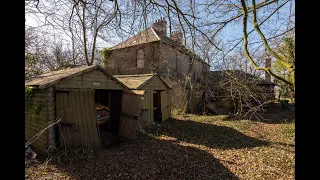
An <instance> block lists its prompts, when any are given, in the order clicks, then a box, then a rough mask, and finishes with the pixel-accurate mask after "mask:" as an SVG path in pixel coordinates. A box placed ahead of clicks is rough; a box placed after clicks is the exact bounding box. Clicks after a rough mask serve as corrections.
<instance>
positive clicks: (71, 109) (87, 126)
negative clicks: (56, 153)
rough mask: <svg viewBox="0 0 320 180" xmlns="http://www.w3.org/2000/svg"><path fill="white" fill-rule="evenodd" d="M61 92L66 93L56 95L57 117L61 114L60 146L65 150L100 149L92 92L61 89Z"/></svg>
mask: <svg viewBox="0 0 320 180" xmlns="http://www.w3.org/2000/svg"><path fill="white" fill-rule="evenodd" d="M60 90H61V89H60ZM63 91H66V92H65V93H63V92H62V93H56V104H57V105H56V113H57V116H58V114H60V112H61V111H62V112H63V115H62V117H63V120H62V121H61V132H60V133H59V141H60V146H61V147H66V148H79V147H85V146H89V147H91V148H96V147H100V143H101V142H100V136H99V132H98V127H97V121H96V112H95V105H94V90H92V89H90V90H82V89H77V90H67V89H63ZM61 134H62V135H61Z"/></svg>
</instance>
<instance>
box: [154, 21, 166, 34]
mask: <svg viewBox="0 0 320 180" xmlns="http://www.w3.org/2000/svg"><path fill="white" fill-rule="evenodd" d="M152 28H153V29H154V30H155V31H157V33H160V34H161V35H163V36H167V21H166V20H164V18H163V17H162V18H160V19H158V20H156V22H154V23H153V24H152Z"/></svg>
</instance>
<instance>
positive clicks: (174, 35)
mask: <svg viewBox="0 0 320 180" xmlns="http://www.w3.org/2000/svg"><path fill="white" fill-rule="evenodd" d="M170 38H171V39H172V40H174V41H178V42H179V43H182V41H183V34H182V32H181V31H180V30H178V31H173V32H172V33H171V35H170Z"/></svg>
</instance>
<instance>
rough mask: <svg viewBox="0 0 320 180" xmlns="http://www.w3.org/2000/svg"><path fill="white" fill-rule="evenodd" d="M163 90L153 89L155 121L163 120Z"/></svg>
mask: <svg viewBox="0 0 320 180" xmlns="http://www.w3.org/2000/svg"><path fill="white" fill-rule="evenodd" d="M160 92H161V91H153V115H154V121H155V122H162V110H161V93H160Z"/></svg>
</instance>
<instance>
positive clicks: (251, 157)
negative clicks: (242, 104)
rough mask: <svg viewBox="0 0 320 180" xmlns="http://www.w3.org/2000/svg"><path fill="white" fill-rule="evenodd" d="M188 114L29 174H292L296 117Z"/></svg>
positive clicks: (237, 176) (258, 176) (169, 176)
mask: <svg viewBox="0 0 320 180" xmlns="http://www.w3.org/2000/svg"><path fill="white" fill-rule="evenodd" d="M184 119H185V118H181V119H179V117H176V120H171V121H168V122H165V123H163V124H162V126H161V129H160V130H159V131H158V133H147V134H139V135H137V138H136V140H135V142H133V143H120V145H119V146H118V147H112V148H109V149H103V150H100V151H92V152H90V158H89V156H86V154H84V155H82V158H79V155H77V154H76V153H72V151H68V157H69V158H70V159H71V164H69V163H57V162H54V161H51V162H49V163H48V164H46V165H45V164H42V163H41V162H38V163H35V164H32V165H31V166H30V167H27V168H26V179H294V165H295V164H294V123H290V124H266V123H263V122H251V121H247V120H237V121H225V120H224V119H223V118H221V117H219V118H218V119H214V116H195V115H189V117H188V120H184ZM256 132H258V133H259V134H260V135H258V134H257V133H256Z"/></svg>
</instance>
